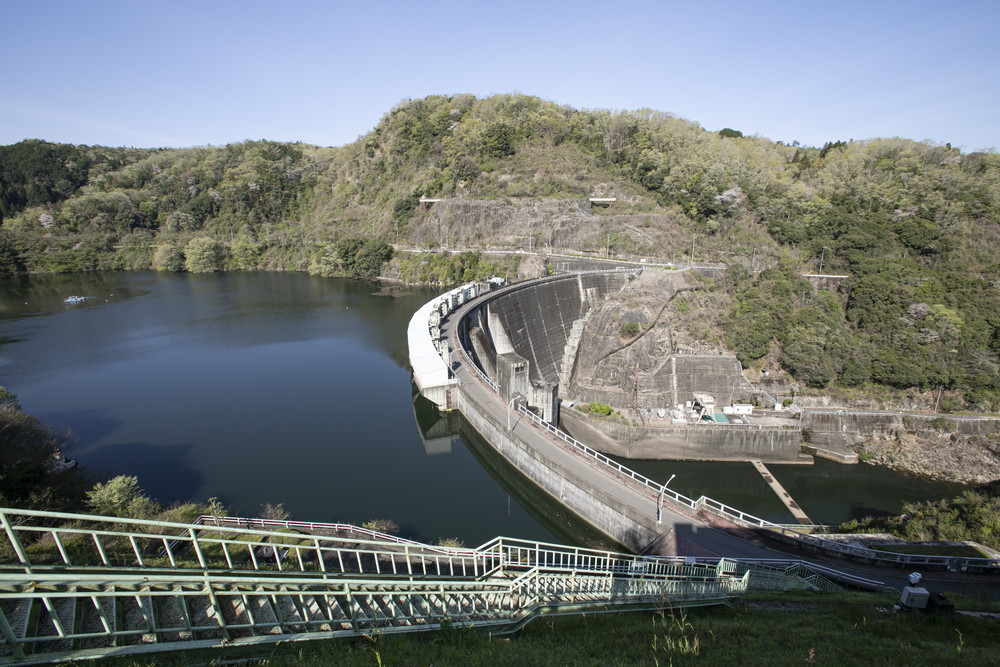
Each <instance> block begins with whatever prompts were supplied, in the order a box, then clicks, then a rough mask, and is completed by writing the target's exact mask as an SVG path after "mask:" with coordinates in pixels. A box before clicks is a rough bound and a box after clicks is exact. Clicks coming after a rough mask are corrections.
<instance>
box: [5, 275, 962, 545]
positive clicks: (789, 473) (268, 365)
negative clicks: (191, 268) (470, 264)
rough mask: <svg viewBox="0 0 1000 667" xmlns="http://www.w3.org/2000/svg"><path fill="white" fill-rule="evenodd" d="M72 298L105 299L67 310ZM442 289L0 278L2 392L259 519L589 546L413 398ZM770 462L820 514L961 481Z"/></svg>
mask: <svg viewBox="0 0 1000 667" xmlns="http://www.w3.org/2000/svg"><path fill="white" fill-rule="evenodd" d="M71 294H74V295H85V296H93V297H94V298H93V299H89V300H87V301H85V302H83V303H80V304H75V305H70V304H65V303H63V299H65V298H66V297H67V296H69V295H71ZM435 294H436V291H434V290H428V289H416V288H402V289H383V288H382V287H381V286H379V285H377V284H374V283H365V282H358V281H348V280H339V279H324V278H314V277H310V276H306V275H302V274H284V273H251V274H219V275H215V274H212V275H188V274H155V273H121V274H105V275H102V276H92V275H73V276H53V277H36V278H32V279H30V280H27V281H18V280H7V281H5V282H0V385H4V386H6V387H7V388H8V389H9V390H10V391H13V392H14V393H16V394H17V395H18V397H19V399H20V402H21V404H22V406H23V407H24V409H25V411H26V412H29V413H31V414H33V415H35V416H37V417H39V418H40V419H41V420H42V421H44V422H45V423H47V424H50V425H52V426H56V427H60V428H68V429H71V430H72V431H73V432H74V433H75V435H76V437H77V440H78V443H77V445H76V446H75V447H74V449H73V450H72V451H71V452H69V454H70V455H71V456H74V457H76V458H78V459H79V460H80V461H81V462H82V463H84V464H86V465H88V466H90V467H93V468H95V469H99V470H102V471H104V472H107V473H110V474H120V473H127V474H135V475H138V476H139V479H140V482H141V483H142V485H143V487H144V488H145V489H146V490H147V492H149V493H150V494H151V495H153V496H155V497H157V498H159V499H160V500H161V501H163V502H171V501H174V500H187V499H197V500H204V499H207V498H209V497H211V496H216V497H218V498H220V499H221V500H222V501H223V502H225V503H226V504H227V505H229V506H230V507H231V508H232V510H233V512H234V513H238V514H250V515H252V514H256V513H257V511H258V509H259V507H260V505H261V504H262V503H265V502H272V503H277V502H282V503H284V504H285V506H286V508H287V509H288V510H290V511H291V512H292V513H293V514H294V515H295V518H297V519H303V520H313V521H344V522H351V523H360V522H363V521H366V520H368V519H372V518H389V519H392V520H394V521H396V522H397V523H398V524H399V525H400V526H401V528H402V533H403V534H404V535H406V536H408V537H413V538H416V539H423V540H436V539H438V538H441V537H458V538H459V539H461V540H463V541H464V542H465V543H466V544H468V545H475V544H480V543H482V542H485V541H486V540H488V539H490V538H492V537H494V536H496V535H508V536H513V537H523V538H527V539H542V540H553V539H556V540H560V541H565V540H572V539H576V540H580V541H586V542H590V539H589V538H588V537H587V536H586V534H585V532H584V531H581V529H580V527H579V526H576V525H575V524H574V522H573V521H572V519H570V518H568V517H564V516H563V515H562V513H561V512H560V511H559V508H557V507H553V506H552V505H551V504H549V503H548V501H547V500H546V498H545V497H544V496H541V495H540V494H533V493H532V492H531V490H530V489H526V488H525V485H524V484H523V480H519V478H518V476H517V475H514V474H511V472H510V471H509V470H505V469H504V467H503V466H500V465H497V464H496V463H497V462H496V461H493V460H490V456H489V449H488V448H484V447H482V443H481V442H477V441H476V436H475V434H474V433H472V432H471V430H470V429H469V428H468V427H467V425H463V423H462V420H461V419H459V418H457V417H456V418H452V419H445V420H440V419H439V418H438V417H437V414H436V412H435V411H433V410H432V409H429V408H428V407H427V406H426V405H424V404H422V403H419V402H418V405H417V406H416V407H415V406H414V402H413V396H412V391H413V389H412V383H411V381H410V371H409V366H408V362H407V349H406V325H407V322H408V321H409V319H410V316H411V315H412V313H413V312H414V311H415V310H416V309H417V308H418V307H419V306H420V305H421V304H423V303H425V302H426V301H428V300H429V299H431V298H432V297H433V296H435ZM418 417H419V419H418ZM418 421H419V426H418ZM422 435H423V436H424V437H422ZM425 441H426V442H425ZM477 457H478V458H477ZM481 461H482V462H481ZM634 467H636V468H637V469H638V470H639V471H640V472H642V473H644V474H646V475H649V476H650V477H653V478H656V479H660V480H661V481H663V480H666V479H667V478H668V477H669V476H670V475H671V474H674V473H676V474H677V477H676V478H675V479H674V481H673V482H672V483H671V487H673V488H675V489H677V490H679V491H681V492H683V493H685V494H686V495H689V496H692V497H697V496H699V495H702V494H705V495H708V496H711V497H715V498H717V499H719V500H722V501H723V502H727V503H730V504H733V505H735V506H738V507H740V508H741V509H744V510H746V511H750V512H754V513H757V514H759V515H760V516H764V517H765V518H770V519H775V520H779V521H790V520H791V519H790V517H789V516H787V515H786V514H785V513H784V510H783V507H782V505H781V504H780V503H779V502H778V501H777V499H776V498H775V497H774V495H773V494H772V493H771V492H770V491H769V490H768V488H767V487H766V485H764V483H763V481H761V479H760V477H759V475H757V474H756V473H755V472H754V471H753V469H752V467H751V466H749V465H748V464H747V465H744V464H711V463H693V462H656V463H652V462H637V463H636V464H635V465H634ZM772 471H773V472H774V474H775V476H776V477H777V478H778V479H779V480H780V481H781V482H782V483H783V484H785V485H786V488H787V489H788V490H789V491H790V492H791V494H792V496H793V497H795V498H796V500H797V501H798V502H799V504H800V505H802V506H803V507H804V509H805V510H806V512H807V513H810V514H811V516H812V518H813V519H814V520H816V521H823V522H837V521H841V520H843V519H846V518H848V517H850V516H852V515H855V514H858V513H862V510H864V511H865V512H867V511H868V510H874V511H880V512H898V511H899V508H900V506H901V503H902V501H904V500H915V499H921V498H928V497H939V496H942V495H947V494H948V493H950V492H951V491H952V490H953V489H954V487H950V486H945V485H941V484H934V483H930V482H926V481H923V480H919V479H916V478H910V477H907V476H903V475H899V474H897V473H892V472H889V471H883V470H879V469H876V468H873V467H870V466H852V467H845V466H839V465H836V464H832V463H825V462H819V463H818V464H817V465H816V466H783V467H779V466H774V467H772ZM529 486H530V485H529ZM522 505H523V506H522ZM525 508H527V509H525ZM534 517H538V519H536V518H534Z"/></svg>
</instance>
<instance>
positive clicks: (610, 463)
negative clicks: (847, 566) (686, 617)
mask: <svg viewBox="0 0 1000 667" xmlns="http://www.w3.org/2000/svg"><path fill="white" fill-rule="evenodd" d="M637 271H639V272H641V269H632V268H627V269H626V268H616V269H610V270H595V271H581V272H578V273H573V274H568V275H573V276H576V275H587V274H596V273H624V272H637ZM552 279H553V278H552V277H544V278H536V279H534V280H528V281H525V282H523V283H517V284H515V285H510V286H507V287H505V288H503V289H501V290H495V291H492V292H486V293H485V294H481V295H480V296H479V297H477V298H488V299H494V298H497V297H500V296H503V295H505V294H509V293H510V292H512V291H516V290H517V289H523V288H525V287H528V286H530V285H534V284H538V283H542V282H546V281H549V280H552ZM468 303H470V302H469V301H467V302H465V303H463V304H458V306H456V308H454V309H453V310H451V311H449V312H448V315H450V314H451V313H453V312H455V311H456V310H458V309H459V307H461V306H465V305H467V304H468ZM458 352H459V354H461V355H462V356H463V357H464V359H465V362H466V364H467V365H468V367H470V368H472V369H473V370H474V371H475V372H476V374H477V376H478V377H479V379H480V380H481V381H482V382H483V383H485V384H486V386H488V387H489V388H490V389H492V390H493V392H494V393H498V392H499V387H498V386H497V384H496V383H495V382H494V381H493V380H491V379H490V378H489V377H488V376H487V375H486V374H485V373H484V372H483V371H482V369H481V368H479V366H477V365H476V364H475V363H474V362H473V361H472V359H471V358H470V357H469V355H468V353H467V352H466V350H465V349H464V348H462V346H459V350H458ZM508 409H510V406H508ZM516 409H517V411H518V412H519V413H521V414H523V415H525V416H527V417H528V418H529V419H530V420H531V422H532V423H534V424H535V425H536V426H538V427H539V428H541V429H543V430H545V431H546V432H548V433H549V434H550V435H552V436H554V437H556V438H558V439H559V440H561V441H563V442H565V443H566V444H568V445H570V446H571V447H572V448H573V449H574V450H575V451H576V452H577V453H579V454H581V455H582V456H585V457H587V458H589V459H591V460H593V461H596V462H597V463H598V464H600V465H601V466H604V467H605V468H607V469H610V470H611V471H612V472H613V473H614V474H617V475H620V476H623V477H625V478H627V479H628V480H630V481H632V482H635V483H637V484H639V485H641V486H643V487H645V488H646V489H648V490H649V491H652V492H654V493H655V494H656V497H661V494H662V497H663V498H664V499H669V500H670V501H672V502H673V503H675V504H676V505H678V506H680V507H684V508H686V509H689V510H691V511H693V512H699V511H708V512H711V513H712V514H715V515H717V516H719V517H722V518H724V519H726V520H729V521H732V522H733V523H736V524H738V525H741V526H745V527H749V528H762V529H765V530H769V531H772V532H774V533H777V534H778V535H781V536H783V537H785V538H787V539H790V540H792V541H795V542H799V543H802V544H805V545H809V546H812V547H815V548H818V549H821V550H823V551H827V552H831V553H835V554H839V555H844V556H849V557H854V558H861V559H864V560H870V561H875V562H878V563H884V564H892V565H912V566H933V567H942V568H944V569H948V570H952V571H959V572H965V571H968V570H969V569H970V568H974V569H976V570H977V571H998V572H1000V559H996V558H964V557H956V556H921V555H914V554H901V553H894V552H889V551H880V550H875V549H870V548H868V547H864V546H860V545H854V544H842V543H840V542H835V541H833V540H826V539H823V538H821V537H817V536H815V535H810V534H808V533H803V532H801V531H798V530H794V529H792V528H790V527H789V526H787V525H782V524H777V523H772V522H770V521H767V520H765V519H761V518H759V517H756V516H754V515H752V514H749V513H747V512H743V511H741V510H738V509H736V508H735V507H730V506H729V505H726V504H725V503H722V502H719V501H718V500H713V499H712V498H709V497H707V496H701V497H700V498H698V500H692V499H691V498H688V497H687V496H685V495H683V494H681V493H678V492H676V491H674V490H673V489H670V488H667V487H666V486H665V485H663V484H660V483H658V482H656V481H654V480H651V479H649V478H648V477H645V476H644V475H641V474H639V473H637V472H635V471H634V470H632V469H630V468H628V467H627V466H624V465H622V464H621V463H618V462H617V461H615V460H613V459H611V458H610V457H608V456H606V455H604V454H602V453H600V452H598V451H597V450H595V449H592V448H591V447H588V446H587V445H585V444H584V443H582V442H580V441H579V440H577V439H575V438H573V437H572V436H570V435H569V434H567V433H564V432H563V431H561V430H559V429H558V428H557V427H555V426H553V425H552V424H550V423H548V422H547V421H545V420H544V419H542V418H541V417H539V416H538V415H536V414H535V413H533V412H531V411H530V410H529V409H527V408H526V407H525V406H523V405H517V406H516Z"/></svg>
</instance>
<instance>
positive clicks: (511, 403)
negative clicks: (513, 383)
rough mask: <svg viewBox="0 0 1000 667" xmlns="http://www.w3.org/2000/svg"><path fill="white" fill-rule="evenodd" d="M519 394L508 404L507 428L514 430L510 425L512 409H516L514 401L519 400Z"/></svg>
mask: <svg viewBox="0 0 1000 667" xmlns="http://www.w3.org/2000/svg"><path fill="white" fill-rule="evenodd" d="M517 398H518V397H517V396H516V395H515V396H514V397H513V398H512V399H510V403H508V404H507V430H508V431H510V430H513V428H514V427H513V426H511V425H510V411H511V410H513V409H514V403H515V402H516V401H517Z"/></svg>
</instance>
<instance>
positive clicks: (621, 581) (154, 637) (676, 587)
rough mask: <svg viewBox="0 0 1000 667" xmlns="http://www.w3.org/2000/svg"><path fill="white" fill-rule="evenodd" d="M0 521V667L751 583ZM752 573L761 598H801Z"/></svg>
mask: <svg viewBox="0 0 1000 667" xmlns="http://www.w3.org/2000/svg"><path fill="white" fill-rule="evenodd" d="M0 523H2V525H3V528H4V532H5V534H6V538H7V540H6V542H7V543H6V544H0V554H2V555H3V562H4V563H6V564H3V565H0V631H2V636H3V640H4V642H3V644H2V645H0V664H39V663H51V662H58V661H63V660H68V659H81V658H88V657H91V658H104V657H110V656H121V655H136V654H150V653H156V652H163V651H181V650H183V651H188V650H193V649H213V648H222V647H241V646H242V647H246V648H247V649H252V647H253V646H255V645H265V644H274V643H276V642H279V641H281V642H287V641H302V640H317V639H329V638H335V637H349V636H361V635H367V634H372V633H396V632H417V631H428V630H437V629H440V628H442V627H446V626H447V627H466V626H474V627H484V628H490V629H491V630H492V631H493V632H496V633H504V632H512V631H515V630H517V629H518V628H520V627H522V626H523V625H524V624H525V623H527V622H529V621H530V620H531V619H532V618H535V617H537V615H539V614H541V613H547V614H568V613H577V612H580V611H587V612H588V613H595V612H605V611H625V610H639V609H662V608H664V607H667V608H669V607H674V608H678V607H687V606H696V605H708V604H723V603H725V602H726V601H728V600H729V599H731V598H733V597H734V596H736V595H739V594H740V593H742V592H744V591H745V590H746V589H747V587H748V585H749V583H750V581H752V580H753V578H754V576H757V577H758V578H761V577H762V576H764V575H760V574H757V575H754V574H753V572H752V570H753V568H756V569H757V570H760V569H761V567H760V566H753V567H750V566H747V567H743V566H740V565H739V564H738V563H737V562H735V561H727V560H716V561H714V562H693V561H690V560H688V561H685V560H684V559H666V558H649V557H638V556H631V555H627V554H620V553H614V552H608V551H598V550H591V549H580V548H574V547H567V546H560V545H553V544H546V543H541V542H527V541H523V540H510V539H507V538H496V539H494V540H492V541H490V542H488V543H487V544H485V545H483V546H481V547H479V548H477V549H455V548H447V547H438V546H431V545H425V544H420V543H417V542H412V541H409V540H404V539H399V538H396V537H393V536H390V535H383V534H379V533H375V532H373V531H368V530H364V529H361V528H357V527H354V526H347V525H342V524H312V523H302V522H284V521H262V520H256V519H251V520H248V519H238V518H218V519H216V518H212V517H202V519H201V520H200V521H199V523H196V524H190V525H188V524H173V523H163V522H155V521H137V520H133V519H121V518H113V517H97V516H86V515H72V514H57V513H49V512H32V511H27V510H3V509H0ZM764 570H766V578H767V580H768V582H770V583H775V582H778V583H775V586H776V587H785V588H787V587H792V586H799V587H801V586H810V587H815V586H814V585H812V584H808V583H804V582H805V579H804V577H803V575H802V574H801V573H797V574H782V570H781V568H774V567H772V568H767V567H765V568H764ZM805 576H807V577H815V576H816V575H815V573H812V572H809V573H807V574H806V575H805ZM782 577H784V579H785V580H787V581H779V580H781V579H782ZM792 580H794V581H797V582H799V583H798V584H793V583H789V582H791V581H792ZM762 581H763V580H762Z"/></svg>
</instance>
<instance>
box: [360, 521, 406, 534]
mask: <svg viewBox="0 0 1000 667" xmlns="http://www.w3.org/2000/svg"><path fill="white" fill-rule="evenodd" d="M361 527H362V528H367V529H368V530H374V531H375V532H377V533H386V534H387V535H395V534H397V533H398V532H399V525H398V524H397V523H396V522H395V521H393V520H392V519H370V520H368V521H365V522H364V523H363V524H361Z"/></svg>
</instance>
